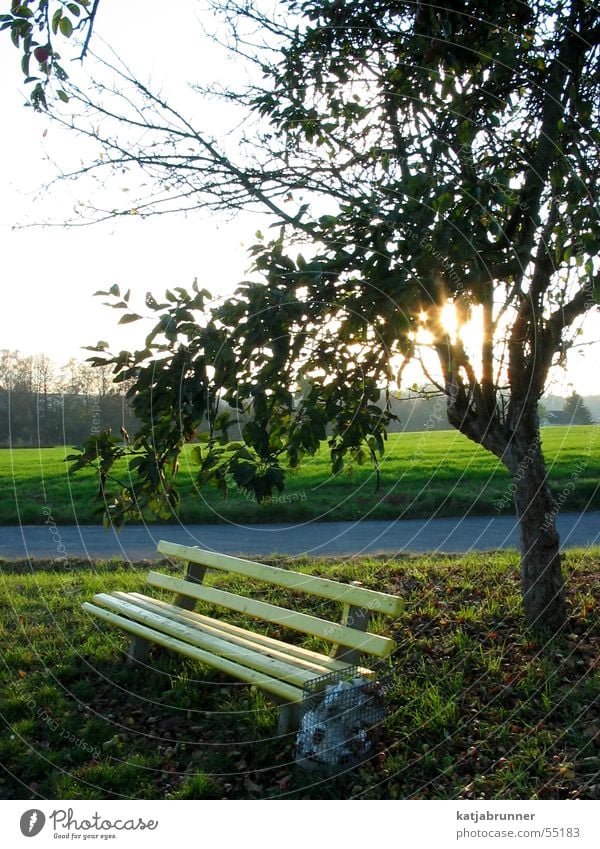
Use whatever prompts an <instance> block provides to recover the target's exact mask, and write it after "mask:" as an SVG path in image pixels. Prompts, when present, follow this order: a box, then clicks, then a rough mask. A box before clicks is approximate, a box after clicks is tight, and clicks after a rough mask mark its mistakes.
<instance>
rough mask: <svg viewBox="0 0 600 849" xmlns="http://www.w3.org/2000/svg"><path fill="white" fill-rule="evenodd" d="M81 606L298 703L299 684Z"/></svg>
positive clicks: (300, 697)
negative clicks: (294, 684) (279, 678)
mask: <svg viewBox="0 0 600 849" xmlns="http://www.w3.org/2000/svg"><path fill="white" fill-rule="evenodd" d="M82 607H83V609H84V610H86V611H87V612H88V613H91V614H92V615H93V616H97V617H98V618H99V619H102V620H103V621H104V622H109V623H110V624H112V625H117V626H118V627H119V628H122V629H123V630H124V631H128V632H129V633H130V634H135V635H136V636H138V637H142V638H143V639H145V640H149V641H150V642H152V643H156V644H157V645H159V646H163V647H164V648H166V649H170V650H171V651H175V652H177V653H178V654H182V655H185V657H190V658H192V659H193V660H197V661H200V663H204V664H206V665H207V666H211V667H213V668H214V669H218V670H219V671H221V672H225V673H227V674H228V675H231V676H232V677H233V678H237V679H238V680H239V681H245V682H246V683H247V684H254V685H256V686H257V687H260V689H261V690H265V691H266V692H268V693H272V694H273V695H275V696H277V697H278V698H280V699H283V700H284V701H286V702H298V701H301V700H302V690H301V689H300V688H299V687H294V686H293V685H292V684H287V683H285V682H284V681H278V680H277V679H275V678H271V677H270V676H268V675H265V674H263V673H261V672H257V671H256V670H254V669H250V668H249V667H247V666H242V665H241V664H239V663H235V662H234V661H232V660H228V659H227V658H224V657H220V656H219V655H215V654H211V652H208V651H204V649H201V648H198V647H197V646H192V645H189V644H188V643H185V642H183V641H182V640H178V639H176V638H175V637H171V636H169V635H168V634H162V633H160V632H158V631H155V630H153V629H152V628H148V627H147V626H146V625H140V624H139V623H138V622H133V621H132V620H131V619H126V618H125V617H124V616H119V615H118V614H117V613H113V612H112V611H111V610H105V609H104V608H102V607H97V606H96V605H94V604H91V603H90V602H88V601H86V602H84V603H83V604H82Z"/></svg>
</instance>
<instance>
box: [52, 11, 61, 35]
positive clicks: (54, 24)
mask: <svg viewBox="0 0 600 849" xmlns="http://www.w3.org/2000/svg"><path fill="white" fill-rule="evenodd" d="M61 18H62V9H57V10H56V12H55V13H54V14H53V15H52V32H53V33H54V35H56V33H57V32H58V27H59V25H60V19H61Z"/></svg>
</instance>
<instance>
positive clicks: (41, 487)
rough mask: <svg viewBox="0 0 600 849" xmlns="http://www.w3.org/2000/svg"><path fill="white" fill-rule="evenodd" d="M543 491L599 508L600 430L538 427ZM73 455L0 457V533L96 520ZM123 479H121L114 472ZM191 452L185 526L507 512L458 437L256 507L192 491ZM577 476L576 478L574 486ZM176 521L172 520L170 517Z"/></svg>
mask: <svg viewBox="0 0 600 849" xmlns="http://www.w3.org/2000/svg"><path fill="white" fill-rule="evenodd" d="M542 440H543V448H544V452H545V454H546V458H547V464H548V469H549V476H550V482H551V486H552V488H553V490H554V491H555V493H556V494H557V495H558V494H559V493H560V492H561V491H562V490H563V488H564V487H565V485H566V484H567V483H574V484H575V488H574V489H573V486H569V488H568V490H567V496H568V497H567V500H566V503H565V504H564V506H563V509H565V510H582V509H600V492H599V485H600V427H555V428H545V429H544V431H543V433H542ZM70 452H71V448H44V449H39V450H38V449H16V450H14V451H10V450H9V449H2V450H0V493H1V494H0V524H15V523H23V524H42V523H43V522H44V521H45V518H46V515H47V513H45V512H44V510H45V509H46V510H49V511H50V513H51V514H52V517H53V519H54V521H56V522H58V523H66V524H71V523H75V522H78V523H80V524H90V523H94V522H97V521H98V520H99V518H98V515H97V513H96V512H95V511H96V510H97V508H98V502H96V501H95V495H96V493H97V490H98V482H97V480H96V479H95V477H94V475H93V473H89V472H87V473H79V474H77V475H74V476H72V477H69V475H68V474H67V464H66V463H65V462H64V457H65V455H66V454H69V453H70ZM119 471H120V474H121V475H122V476H123V478H126V477H127V471H126V469H125V468H124V467H123V468H122V469H120V470H119ZM197 473H198V467H197V466H196V465H194V463H193V462H192V458H191V452H189V451H187V452H186V453H185V454H184V457H183V461H182V463H181V464H180V470H179V476H178V480H179V486H180V489H181V493H182V509H181V517H180V518H181V519H182V521H183V522H186V523H191V522H221V521H234V522H239V521H244V522H249V523H252V522H288V521H305V520H308V519H322V520H326V521H327V520H342V519H350V520H352V519H357V518H372V519H392V518H430V517H432V516H436V515H438V516H464V515H466V514H467V513H473V514H479V515H482V514H488V513H489V514H494V513H496V512H501V513H507V514H510V513H512V512H513V509H514V508H513V505H512V498H511V494H510V490H509V483H510V481H509V477H508V474H507V472H506V470H505V468H504V467H503V466H502V465H501V464H500V462H499V461H498V460H497V459H496V458H495V457H493V456H492V455H491V454H489V453H488V452H487V451H485V450H484V449H483V448H481V447H480V446H478V445H475V444H474V443H472V442H470V441H469V440H468V439H467V438H466V437H464V436H462V435H461V434H459V433H457V432H455V431H442V432H424V433H405V434H392V435H391V436H390V439H389V441H388V445H387V449H386V454H385V456H384V458H383V460H382V463H381V487H380V489H379V491H378V492H376V491H375V476H374V473H373V470H372V468H371V467H370V466H361V467H359V466H357V467H355V468H354V469H351V470H350V471H346V472H343V473H341V474H340V475H337V476H336V477H332V476H331V474H330V465H329V460H328V451H327V449H326V447H325V446H324V448H323V450H322V451H321V452H320V453H319V454H318V455H317V456H316V457H314V458H312V459H309V460H308V461H307V462H306V464H305V465H304V467H303V468H302V469H301V470H300V471H299V472H298V473H297V474H294V475H290V476H289V477H288V481H287V484H286V489H285V492H284V493H283V494H282V495H281V496H280V497H278V498H277V499H275V500H274V501H273V502H272V503H270V504H266V505H263V506H259V505H257V504H256V503H254V502H253V501H250V500H249V499H247V498H244V497H243V496H242V495H240V494H233V495H232V496H231V497H229V498H228V499H227V500H224V499H223V498H222V497H221V496H220V495H219V494H218V493H217V492H216V490H215V489H214V488H212V487H203V488H202V490H200V489H199V488H198V485H197V482H196V477H197ZM574 474H575V475H576V478H574V477H573V476H574ZM173 518H174V519H175V517H173Z"/></svg>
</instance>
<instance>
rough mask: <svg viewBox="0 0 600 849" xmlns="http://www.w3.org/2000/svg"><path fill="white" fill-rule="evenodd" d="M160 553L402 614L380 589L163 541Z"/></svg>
mask: <svg viewBox="0 0 600 849" xmlns="http://www.w3.org/2000/svg"><path fill="white" fill-rule="evenodd" d="M157 551H158V552H159V553H160V554H164V555H166V556H167V557H176V558H178V559H180V560H191V561H192V562H193V563H200V564H202V565H203V566H208V567H210V568H211V569H221V570H224V571H227V572H234V573H235V574H236V575H245V576H246V577H247V578H256V579H257V580H259V581H269V583H271V584H275V585H277V586H280V587H287V588H288V589H291V590H299V591H300V592H304V593H310V594H311V595H316V596H319V597H320V598H329V599H332V600H333V601H341V602H346V603H347V604H352V605H354V606H355V607H366V608H367V609H368V610H374V611H377V612H378V613H385V614H387V615H389V616H398V615H399V614H400V612H401V611H402V605H403V602H402V599H401V598H398V597H397V596H394V595H390V594H389V593H380V592H377V591H376V590H367V589H364V588H363V587H352V586H350V585H349V584H340V583H338V582H337V581H331V580H329V578H318V577H316V576H314V575H303V574H301V573H300V572H292V571H290V570H288V569H280V568H279V567H277V566H266V565H265V564H264V563H255V562H254V561H252V560H244V559H242V558H240V557H231V556H230V555H229V554H219V553H217V552H215V551H205V550H203V549H201V548H195V547H192V546H188V545H179V544H178V543H174V542H167V541H166V540H160V542H159V543H158V546H157Z"/></svg>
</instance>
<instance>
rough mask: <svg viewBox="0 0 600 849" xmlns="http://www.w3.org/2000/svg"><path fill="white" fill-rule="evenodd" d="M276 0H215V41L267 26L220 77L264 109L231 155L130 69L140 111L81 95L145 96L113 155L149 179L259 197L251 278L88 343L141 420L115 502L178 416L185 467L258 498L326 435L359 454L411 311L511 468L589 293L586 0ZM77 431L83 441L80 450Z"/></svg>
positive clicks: (446, 376)
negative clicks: (255, 72)
mask: <svg viewBox="0 0 600 849" xmlns="http://www.w3.org/2000/svg"><path fill="white" fill-rule="evenodd" d="M283 6H284V8H285V9H287V10H288V11H289V13H290V14H291V15H292V16H294V17H293V20H294V21H298V25H297V26H295V27H293V28H292V27H289V26H287V25H285V24H283V23H281V21H280V20H279V22H278V19H275V18H270V17H268V16H266V15H265V14H263V13H262V12H261V11H260V9H259V8H257V7H253V6H252V5H247V4H243V5H240V6H238V5H237V4H236V3H235V2H226V3H225V4H220V6H219V8H220V10H221V12H224V13H225V15H226V17H228V18H229V19H230V20H231V21H233V22H234V29H233V32H232V38H233V47H234V50H236V51H237V52H238V54H239V55H242V54H244V55H246V54H247V53H248V51H250V50H251V45H252V43H255V40H254V38H253V36H252V35H251V34H245V33H248V32H249V30H244V27H243V23H244V22H246V23H248V24H251V25H252V26H253V27H256V26H258V28H259V29H260V28H261V27H262V28H263V30H264V31H266V32H267V33H268V34H270V35H273V37H275V36H276V39H277V43H278V44H279V45H280V47H278V48H277V49H276V50H275V56H274V57H273V51H271V52H268V51H267V52H265V51H259V52H258V53H257V54H255V56H254V59H255V61H256V63H257V64H258V66H259V67H260V69H261V72H262V74H263V83H261V84H258V83H253V84H252V85H250V87H249V88H248V89H247V90H246V91H244V92H225V96H226V97H227V98H229V99H234V100H235V101H236V102H237V103H239V104H242V105H244V106H245V107H246V108H248V109H249V110H250V112H251V114H252V115H254V116H255V117H256V116H258V117H259V118H260V121H261V122H262V124H259V126H262V129H259V130H258V131H257V133H258V135H257V137H256V138H255V139H254V145H253V148H252V150H253V153H252V154H251V157H250V161H249V160H248V155H246V159H244V160H242V159H236V158H235V156H234V154H231V156H226V155H225V154H224V153H223V152H222V150H220V149H219V147H218V142H217V141H215V140H214V139H213V140H210V139H209V138H208V137H206V136H205V135H203V134H202V133H201V132H200V131H199V130H197V129H196V128H195V127H194V125H193V124H192V123H191V122H190V121H185V120H184V119H183V118H182V116H181V115H180V114H179V113H176V112H175V111H174V110H173V109H171V108H170V107H168V105H167V104H165V103H164V102H162V101H161V100H160V98H159V97H158V96H156V95H152V94H151V93H150V91H149V90H148V88H147V87H145V86H143V85H142V84H140V83H137V82H136V81H135V80H133V79H131V78H130V77H128V78H127V83H128V85H130V86H133V89H134V91H135V92H137V95H139V97H140V98H142V100H143V102H144V104H145V108H146V110H147V111H146V112H144V113H142V112H141V110H138V111H137V112H136V113H135V115H134V116H131V115H130V116H129V117H127V115H126V114H124V113H119V112H117V111H110V110H105V113H104V114H105V116H106V117H107V121H108V120H109V119H110V117H111V116H112V118H113V119H115V120H116V121H117V122H118V124H119V126H127V122H128V121H129V122H130V126H139V121H140V118H139V116H140V114H143V115H144V120H146V121H147V125H148V128H149V129H150V130H151V133H152V136H151V138H152V144H151V145H150V146H149V147H146V148H143V147H140V149H139V151H137V152H136V150H135V149H134V150H128V152H127V161H128V162H131V161H132V160H133V161H137V162H138V164H139V165H140V166H141V167H142V168H144V169H147V170H148V171H150V172H151V173H152V174H153V176H154V177H155V178H156V177H157V175H158V177H159V180H160V186H161V191H162V190H164V189H165V188H166V187H170V188H172V189H173V191H174V193H175V195H176V196H177V197H181V198H184V199H186V202H187V199H188V198H191V201H189V202H190V203H192V204H197V205H198V206H201V205H206V206H211V205H212V206H221V207H223V208H230V209H236V208H241V207H244V206H252V205H254V206H256V204H257V203H258V204H259V205H261V206H262V208H265V209H267V210H268V211H270V213H271V214H272V215H273V217H274V225H275V226H276V228H277V229H276V233H277V235H276V236H275V237H272V238H268V239H265V238H263V237H262V236H261V235H260V234H259V236H258V238H257V243H256V244H255V245H254V247H253V248H252V250H251V254H252V257H253V262H254V272H255V273H254V276H252V277H251V279H249V280H247V281H245V282H243V283H242V284H241V285H240V287H239V289H238V291H237V292H236V294H235V295H234V296H233V297H231V298H229V299H226V300H224V301H223V302H221V303H218V304H212V303H209V296H208V293H207V292H206V291H204V290H203V289H200V288H199V287H198V286H197V285H195V286H194V287H193V290H192V291H191V292H187V291H185V290H184V289H175V290H174V291H171V292H167V294H166V298H165V301H164V302H162V303H159V302H157V301H156V300H155V299H154V298H153V297H152V296H148V299H147V302H146V306H147V308H148V309H149V311H150V312H151V313H154V314H155V316H156V325H155V327H154V329H153V330H152V332H151V333H150V334H149V336H148V337H147V338H146V343H145V346H144V347H143V348H142V349H141V350H139V351H136V352H125V351H123V352H120V353H119V354H117V355H110V354H108V353H107V351H106V348H107V346H106V345H105V344H101V345H99V346H97V350H98V352H99V354H98V356H97V358H96V362H98V363H106V362H109V363H111V364H112V365H113V368H114V373H115V375H116V378H117V380H121V379H126V380H132V381H133V382H134V386H133V389H132V390H131V396H132V399H133V403H134V406H135V409H136V413H137V415H138V416H139V418H140V420H141V422H142V427H141V429H140V432H139V433H138V435H137V436H136V437H135V440H134V450H135V451H136V452H137V455H136V456H135V457H134V458H133V460H132V464H133V467H134V468H135V470H136V472H137V474H138V477H139V479H140V481H141V483H140V486H139V488H137V489H136V492H135V493H134V492H133V489H132V488H131V487H122V488H121V491H120V492H119V493H117V494H116V495H115V497H114V500H113V501H112V502H111V511H112V515H113V516H114V517H115V518H116V519H117V520H118V521H122V520H124V519H126V518H128V517H130V516H132V515H139V514H140V512H141V513H142V514H143V513H144V511H146V510H147V509H148V510H150V509H151V510H154V511H158V512H159V513H162V515H168V514H169V512H170V510H171V509H172V508H173V506H174V505H175V504H176V498H177V496H176V490H175V487H174V483H173V478H172V472H173V469H174V468H175V464H176V460H177V456H178V453H179V451H180V450H181V446H182V445H183V443H184V442H185V441H187V440H191V439H194V438H196V437H197V436H198V434H199V433H200V434H205V435H204V436H202V435H201V436H200V439H201V440H204V441H203V442H202V444H201V446H200V447H199V449H198V456H199V457H200V458H201V462H202V466H201V480H202V481H206V480H209V481H213V482H216V483H217V484H218V485H219V486H220V487H221V488H222V489H223V490H226V489H227V487H228V486H229V485H231V484H236V485H238V486H240V487H242V488H243V489H245V490H248V491H250V492H251V493H253V494H254V495H255V496H256V497H257V498H258V499H259V500H261V499H262V498H265V497H266V496H269V495H270V494H271V492H272V491H273V489H274V488H276V489H279V488H281V487H282V486H283V479H284V471H285V469H286V468H292V469H293V468H295V467H296V466H297V465H298V463H299V462H300V461H301V459H302V457H303V456H304V455H306V454H309V455H310V454H312V453H314V452H315V451H316V450H317V448H318V446H319V444H320V442H321V441H322V440H323V439H325V438H327V439H328V443H329V449H330V452H331V460H332V468H333V471H334V472H335V473H338V472H340V471H341V470H342V468H343V467H344V464H345V463H346V462H347V460H348V459H349V458H353V459H357V460H359V461H362V460H364V459H365V458H367V457H371V459H373V460H374V461H375V462H376V461H377V457H378V456H379V455H380V454H381V452H382V451H383V446H384V439H385V433H386V426H387V424H388V423H389V420H390V418H391V411H390V408H389V404H388V398H389V392H390V391H393V390H394V388H396V387H397V386H398V385H400V384H401V380H402V374H403V367H404V365H405V364H406V363H407V362H409V361H411V360H412V359H414V358H415V357H416V356H417V355H418V349H419V344H420V339H421V338H422V337H420V336H419V334H420V332H421V331H426V332H427V334H428V337H427V338H428V339H429V346H430V348H431V349H432V350H433V351H434V352H435V353H436V355H437V357H438V360H439V367H440V371H441V375H442V377H441V378H439V379H438V378H434V379H435V380H436V381H437V382H438V386H439V389H440V391H441V392H443V393H444V394H445V395H446V396H447V399H448V417H449V420H450V422H451V423H452V424H454V425H455V426H456V427H458V428H459V429H460V430H461V431H462V432H463V433H465V434H466V435H467V436H469V437H470V438H471V439H474V440H475V441H477V442H479V443H481V444H482V445H484V447H486V448H487V449H488V450H490V451H493V452H494V453H495V454H496V455H497V456H498V457H500V458H501V459H502V460H503V461H504V462H505V463H506V464H507V465H508V466H509V468H510V469H512V470H513V471H514V469H516V468H517V467H518V464H519V462H520V461H521V460H522V457H520V456H519V451H521V452H524V451H525V449H524V448H522V447H518V450H514V451H513V450H511V449H512V447H514V436H515V434H516V433H517V432H518V431H519V428H520V427H521V426H522V424H523V422H525V423H527V424H528V427H529V429H530V432H533V431H532V430H531V428H533V430H536V429H537V412H536V407H537V402H538V400H539V398H540V396H541V394H542V392H543V388H544V383H545V380H546V376H547V373H548V370H549V368H550V367H551V365H552V364H553V363H556V362H558V361H560V359H561V357H563V356H564V352H565V350H566V349H567V348H568V346H569V344H570V342H571V338H572V335H571V334H572V330H571V328H573V326H574V324H575V323H576V322H577V320H578V319H579V317H581V316H583V315H584V314H586V313H587V312H588V311H590V310H591V309H592V308H593V307H594V306H595V304H597V303H598V300H599V295H600V276H599V273H598V265H597V261H596V260H595V257H596V255H597V252H598V247H599V245H600V240H599V226H598V224H599V219H598V204H597V188H596V187H597V185H598V179H599V177H600V174H599V162H598V142H599V141H600V130H599V123H598V104H599V103H600V98H599V96H598V95H599V94H600V92H599V90H598V89H599V86H600V68H599V63H598V54H599V48H598V44H599V42H600V14H599V12H598V11H597V9H595V8H594V7H593V6H592V5H591V4H588V3H584V2H580V1H579V0H572V1H571V2H560V3H556V2H544V0H540V1H539V2H531V3H522V2H506V3H498V2H478V3H471V2H465V0H463V2H457V3H451V4H445V5H443V6H439V5H426V4H414V3H403V2H386V0H383V2H372V0H365V2H360V0H355V2H343V0H334V2H330V0H316V2H315V1H314V0H311V2H300V3H297V2H288V3H284V4H283ZM132 96H133V95H132V93H131V89H128V91H127V95H126V97H127V99H128V102H129V103H130V102H131V98H132ZM73 97H74V99H75V101H76V102H79V103H80V104H82V105H83V106H85V107H86V108H91V107H92V106H93V103H92V101H91V100H90V99H89V96H88V95H86V94H85V93H82V92H81V91H79V90H74V92H73ZM115 109H116V107H114V106H111V110H115ZM152 110H154V111H155V115H156V118H155V119H153V118H152V117H151V115H152ZM165 116H167V117H168V118H169V120H167V117H165ZM136 122H138V123H136ZM101 140H102V141H103V143H104V144H105V146H106V149H107V150H108V152H109V156H110V157H111V158H110V164H111V165H112V166H113V167H114V168H117V167H119V166H120V165H121V164H122V162H123V159H122V150H123V145H122V142H120V141H118V140H117V139H116V137H115V136H113V135H111V133H110V131H109V130H107V131H106V133H105V135H103V136H102V137H101ZM246 141H247V139H246ZM161 145H162V147H161ZM185 150H188V153H187V154H186V153H185V152H184V151H185ZM195 150H198V151H200V153H199V154H198V155H197V156H196V155H195V154H192V153H190V152H189V151H195ZM252 157H253V158H252ZM103 167H104V166H103ZM177 192H179V194H177ZM160 202H161V201H158V200H157V201H156V204H157V205H156V207H153V206H152V202H150V201H147V202H146V206H145V213H146V214H151V213H152V211H160V205H159V204H160ZM115 214H116V211H115ZM105 294H111V295H112V296H114V302H115V303H114V305H115V306H117V307H118V308H120V309H123V310H125V315H124V316H123V319H122V321H134V320H136V319H137V318H138V317H139V316H138V315H137V314H136V313H131V312H130V311H129V307H128V299H127V298H121V294H120V291H119V289H118V287H113V289H112V290H111V291H110V292H109V293H105ZM111 303H112V301H111ZM448 305H450V307H451V309H453V310H454V313H455V326H454V327H453V328H449V326H448V323H447V322H445V321H444V314H445V313H444V310H447V309H448ZM475 315H478V316H480V318H481V327H482V330H481V334H480V337H481V338H480V341H479V344H477V345H473V344H472V343H471V344H470V345H468V344H467V343H466V341H465V338H463V335H462V330H463V329H464V328H465V326H466V325H467V324H468V323H469V321H471V320H472V319H473V317H474V316H475ZM224 405H227V408H225V407H224ZM203 423H204V424H203ZM233 428H237V434H238V435H239V440H238V441H237V442H231V431H232V429H233ZM327 428H329V430H328V429H327ZM99 450H100V449H99V446H98V445H97V444H96V443H95V442H94V439H93V438H91V440H90V441H89V443H88V445H87V446H86V449H85V452H84V456H83V459H82V460H81V461H80V462H81V463H83V462H85V461H87V462H93V461H94V458H95V456H97V454H98V452H99ZM105 454H106V452H105ZM109 455H110V452H109V454H108V455H106V456H109ZM103 456H104V455H103Z"/></svg>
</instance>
